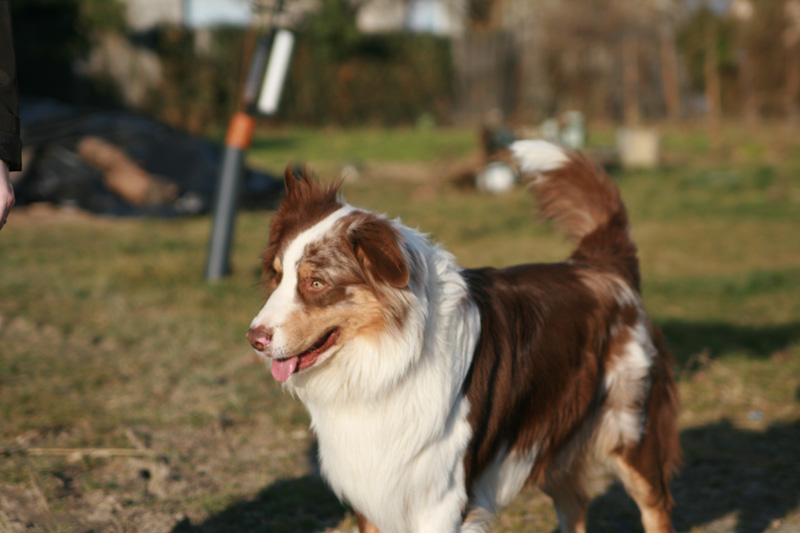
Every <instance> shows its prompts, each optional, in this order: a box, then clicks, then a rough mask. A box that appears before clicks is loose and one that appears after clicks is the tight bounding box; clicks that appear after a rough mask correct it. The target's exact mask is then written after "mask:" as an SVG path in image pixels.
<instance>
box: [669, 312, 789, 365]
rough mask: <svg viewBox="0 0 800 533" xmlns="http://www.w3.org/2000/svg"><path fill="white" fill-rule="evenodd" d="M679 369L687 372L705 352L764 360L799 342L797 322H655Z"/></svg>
mask: <svg viewBox="0 0 800 533" xmlns="http://www.w3.org/2000/svg"><path fill="white" fill-rule="evenodd" d="M657 325H658V327H659V328H660V329H661V331H662V332H663V333H664V337H665V338H666V339H667V345H668V346H669V348H670V351H672V354H673V355H674V356H675V360H676V362H677V364H678V366H679V367H680V368H683V369H686V370H689V371H691V370H692V368H691V367H692V365H693V363H696V362H697V361H693V358H696V356H697V355H699V354H702V353H705V354H706V355H707V356H708V357H709V358H712V359H713V358H716V357H719V356H720V355H721V354H725V353H731V352H740V353H744V354H747V355H749V356H750V357H753V358H756V359H766V358H768V357H771V356H773V355H775V354H776V353H778V352H781V351H783V350H786V349H788V348H789V347H790V346H791V345H793V344H794V343H796V342H798V341H800V323H798V322H793V323H789V324H778V325H766V326H742V325H739V324H729V323H725V322H686V321H681V320H665V321H662V322H657Z"/></svg>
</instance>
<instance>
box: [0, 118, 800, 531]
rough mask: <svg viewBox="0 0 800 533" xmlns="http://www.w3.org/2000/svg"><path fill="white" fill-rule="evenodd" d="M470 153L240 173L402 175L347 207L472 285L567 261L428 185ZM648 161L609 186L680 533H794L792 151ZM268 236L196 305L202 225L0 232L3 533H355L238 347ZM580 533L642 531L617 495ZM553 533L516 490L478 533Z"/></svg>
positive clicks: (732, 147)
mask: <svg viewBox="0 0 800 533" xmlns="http://www.w3.org/2000/svg"><path fill="white" fill-rule="evenodd" d="M610 138H611V135H610V134H609V133H608V132H604V131H600V132H599V134H598V135H597V136H594V137H593V144H594V146H599V145H602V144H604V143H606V142H608V139H610ZM473 145H474V135H473V133H472V132H467V131H440V132H432V131H425V132H413V131H394V132H381V131H375V130H358V131H348V132H342V131H335V130H332V131H321V132H318V131H307V130H291V131H281V132H275V133H272V134H270V135H266V134H264V135H262V136H261V137H260V138H259V141H258V142H257V143H256V147H255V150H254V151H253V153H252V156H251V157H252V161H253V162H255V163H256V164H262V165H267V166H269V167H270V168H271V169H272V170H279V169H280V168H281V167H282V166H283V165H285V164H286V163H287V162H289V161H300V160H308V161H310V162H311V166H312V167H313V168H320V169H322V170H323V171H326V172H328V171H330V170H329V169H335V168H338V166H341V165H342V164H356V165H357V166H359V167H362V168H369V167H370V165H381V164H384V165H389V164H391V165H395V167H393V168H395V169H403V168H408V169H410V170H409V172H408V175H409V179H385V178H380V177H379V176H378V177H376V176H375V173H374V172H373V173H363V175H362V178H361V179H358V180H355V181H352V182H347V183H346V184H345V188H344V190H345V195H346V197H347V200H348V201H349V202H351V203H353V204H356V205H361V206H364V207H368V208H371V209H375V210H378V211H381V212H385V213H390V214H392V215H397V216H401V217H402V218H403V220H404V221H405V222H406V223H407V224H409V225H411V226H416V227H419V228H421V229H423V230H424V231H427V232H430V233H431V234H432V235H433V236H434V237H435V238H436V239H437V240H438V241H439V242H441V243H442V244H443V245H444V246H446V247H447V248H448V249H450V250H451V251H453V252H454V253H455V254H456V256H457V257H458V258H459V260H460V261H461V263H462V264H464V265H467V266H479V265H484V264H494V265H505V264H512V263H516V262H521V261H550V260H557V259H560V258H562V257H564V255H565V254H567V253H568V252H569V249H570V246H569V243H565V242H564V241H563V240H562V239H561V237H559V236H558V235H554V234H553V233H552V232H551V231H550V230H549V228H548V227H547V226H544V225H537V224H535V223H534V216H533V212H532V209H531V202H530V200H529V198H527V196H526V194H525V193H524V192H523V191H515V192H512V193H509V194H505V195H501V196H494V197H487V196H482V195H479V194H477V193H475V192H474V191H469V190H463V189H459V188H456V187H454V186H452V185H451V184H449V183H448V181H447V180H446V179H445V176H443V175H441V174H440V173H437V171H436V169H438V168H441V167H440V166H439V165H441V163H442V160H458V159H459V158H461V157H466V156H467V155H468V154H469V153H470V151H471V150H472V148H473ZM663 146H664V149H665V153H664V155H665V159H664V161H665V164H664V166H663V167H662V168H660V169H658V170H653V171H641V172H635V171H629V172H615V173H614V178H615V179H616V180H617V181H618V183H619V184H620V187H621V189H622V193H623V197H624V199H625V201H626V203H627V205H628V208H629V211H630V214H631V219H632V221H633V225H634V237H635V238H636V240H637V242H638V244H639V247H640V254H641V259H642V270H643V277H644V287H643V292H644V297H645V302H646V305H647V307H648V309H649V311H650V313H651V315H652V316H653V318H654V320H655V321H656V322H657V324H658V325H659V326H660V327H661V328H662V329H663V330H664V332H665V333H666V336H667V338H668V341H669V344H670V347H671V349H672V350H673V352H674V354H675V356H676V361H677V365H676V374H677V375H678V378H679V387H680V393H681V399H682V405H683V408H682V414H681V429H682V432H681V438H682V442H683V446H684V450H685V460H684V467H683V469H682V471H681V473H680V475H679V476H678V477H677V479H676V480H675V481H674V483H673V493H674V495H675V498H676V502H677V506H676V509H675V511H674V520H675V525H676V527H677V528H678V529H679V530H680V531H693V532H709V533H710V532H726V533H727V532H732V533H733V532H736V533H743V532H751V531H753V532H756V531H758V532H760V531H782V532H790V531H799V530H800V140H798V137H797V135H796V134H794V135H792V134H789V133H787V132H785V131H782V130H780V129H779V128H770V127H766V126H765V127H763V128H760V129H758V130H757V131H753V129H752V128H750V129H748V128H744V127H738V126H731V127H729V128H726V129H725V131H724V136H723V138H722V141H721V143H720V144H719V145H717V146H713V147H712V146H711V143H709V142H708V141H707V139H706V135H705V133H704V131H703V130H702V129H699V128H696V127H689V126H685V127H673V128H668V129H665V131H664V137H663ZM373 168H374V167H373ZM378 168H380V167H378ZM425 168H428V169H430V171H429V172H428V173H427V174H426V173H425V172H424V169H425ZM421 169H422V170H421ZM269 218H270V212H269V211H261V212H248V213H242V214H241V215H240V216H239V218H238V222H237V230H236V242H235V246H234V251H233V265H234V272H233V274H232V276H230V278H228V279H226V280H225V281H223V282H221V283H217V284H214V285H208V284H206V283H205V282H204V281H203V279H202V273H203V267H204V262H205V254H206V246H207V238H208V233H209V226H210V221H209V219H208V218H193V219H180V220H159V219H109V218H92V217H90V216H88V215H85V214H81V213H75V212H70V211H64V210H54V209H52V208H47V207H44V206H34V207H29V208H24V209H23V208H20V209H17V210H16V211H14V212H13V214H12V216H11V218H10V220H9V223H8V225H7V226H6V228H5V229H4V230H3V231H2V232H0V532H5V531H12V532H16V531H47V532H85V531H112V532H134V531H136V532H138V531H145V532H167V531H171V532H176V533H178V532H197V533H201V532H202V533H211V532H223V531H237V532H255V531H264V532H307V531H334V530H341V531H345V530H349V529H352V527H353V526H354V524H355V521H354V519H353V517H352V515H351V513H350V512H349V511H348V510H347V509H346V508H345V507H343V506H342V505H340V504H339V502H338V501H337V500H336V498H335V497H334V496H333V495H332V494H331V493H330V491H329V490H328V489H327V488H326V486H325V484H324V482H323V481H322V480H321V479H320V478H319V476H318V474H317V468H316V464H315V455H316V452H315V447H314V446H315V445H314V439H313V435H312V434H311V433H310V431H309V429H308V417H307V415H306V413H305V411H304V409H303V408H302V406H301V405H300V404H299V403H298V402H297V401H295V400H293V399H291V398H290V397H288V396H287V395H285V394H283V393H282V391H281V389H280V387H279V386H277V385H276V383H275V382H274V380H273V379H272V378H271V377H270V375H269V372H268V371H267V370H266V369H264V367H263V365H262V364H260V363H258V361H257V360H256V359H255V358H254V356H253V355H252V354H251V351H250V349H249V347H248V345H247V342H246V341H245V339H244V333H245V330H246V328H247V325H248V324H249V321H250V319H251V317H252V316H253V315H254V313H255V312H256V311H257V310H258V309H259V307H260V305H261V304H262V303H263V301H264V297H265V294H264V293H263V291H262V289H261V288H260V287H259V285H258V284H259V277H260V266H259V259H258V256H259V254H260V252H261V251H262V249H263V247H264V245H265V243H266V239H267V224H268V222H269ZM589 520H590V523H589V527H590V530H593V531H639V530H640V527H639V525H638V513H637V511H636V508H635V506H634V505H633V503H632V502H631V501H630V500H629V499H628V498H627V497H626V496H625V495H624V493H623V491H622V489H621V488H620V487H619V486H617V485H613V486H612V487H611V488H610V489H609V491H608V492H607V493H606V494H604V495H602V496H601V497H599V498H598V499H597V500H596V501H595V502H594V504H593V505H592V508H591V511H590V518H589ZM555 527H556V517H555V512H554V511H553V509H552V506H551V504H550V501H549V499H548V498H547V497H546V496H544V495H542V494H541V493H539V492H537V491H535V490H534V489H526V490H525V491H524V492H523V494H522V495H521V496H520V497H519V498H517V500H516V501H515V502H514V504H513V505H512V506H511V507H510V508H508V509H507V510H505V511H504V512H503V513H502V514H501V515H500V516H499V518H498V522H497V526H496V528H495V530H496V531H502V532H515V531H531V532H538V531H542V532H550V531H552V530H553V529H554V528H555Z"/></svg>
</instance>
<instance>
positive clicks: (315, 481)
mask: <svg viewBox="0 0 800 533" xmlns="http://www.w3.org/2000/svg"><path fill="white" fill-rule="evenodd" d="M317 450H318V448H317V444H316V442H314V443H313V445H312V446H311V448H310V450H309V453H308V460H309V464H310V468H311V470H312V473H311V474H307V475H305V476H303V477H299V478H293V479H279V480H277V481H275V482H274V483H272V484H271V485H269V486H268V487H265V488H263V489H262V490H261V491H260V492H259V494H258V496H256V497H255V498H253V499H250V500H246V501H242V502H237V503H235V504H233V505H231V506H229V507H228V508H227V509H225V510H224V511H222V512H220V513H218V514H216V515H213V516H211V517H209V518H208V519H206V520H205V521H204V522H202V523H200V524H191V523H190V522H189V521H188V520H184V521H183V522H181V523H179V524H178V525H177V526H175V528H173V530H172V533H256V532H258V533H263V532H267V531H268V532H270V533H307V532H309V531H325V530H326V528H335V527H336V526H337V525H338V524H339V523H340V522H341V521H342V520H343V519H344V518H345V516H346V515H347V513H348V509H347V508H346V507H345V506H344V505H343V504H342V503H341V502H340V501H339V500H338V499H337V498H336V496H335V495H334V494H333V492H332V491H331V489H330V488H329V487H328V485H327V484H326V483H325V481H324V480H323V479H322V477H321V476H320V474H319V464H318V463H317Z"/></svg>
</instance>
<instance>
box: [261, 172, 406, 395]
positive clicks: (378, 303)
mask: <svg viewBox="0 0 800 533" xmlns="http://www.w3.org/2000/svg"><path fill="white" fill-rule="evenodd" d="M286 186H287V197H286V199H285V200H284V202H283V203H282V204H281V207H280V208H279V210H278V212H277V213H276V215H275V218H274V219H273V221H272V223H271V225H270V244H269V247H268V248H267V251H266V252H265V253H264V270H265V272H266V273H267V277H268V283H269V285H270V286H271V287H272V288H273V289H274V290H273V292H272V294H271V296H270V297H269V299H268V300H267V303H266V304H265V305H264V307H263V308H262V309H261V311H260V312H259V313H258V315H257V316H256V317H255V318H254V319H253V321H252V323H251V325H250V330H249V331H248V334H247V338H248V340H250V343H251V344H252V345H253V347H254V348H255V349H256V351H257V352H259V353H260V354H262V355H264V356H266V357H269V358H271V360H272V363H271V370H272V375H273V377H274V378H275V379H276V380H278V381H281V382H286V381H287V380H288V379H289V378H290V377H291V376H292V375H293V374H295V373H297V372H304V371H307V370H309V369H311V368H312V367H319V366H322V365H323V364H324V363H325V362H326V361H328V360H329V359H330V358H332V357H333V356H335V355H336V354H337V352H338V351H340V350H341V348H342V347H343V346H344V345H346V343H347V342H348V341H349V340H351V339H353V338H354V337H356V336H357V335H358V336H369V335H374V334H376V333H379V332H380V331H382V330H384V329H385V328H387V327H391V322H392V321H393V320H400V319H401V317H400V316H399V315H400V314H401V313H402V311H401V310H398V309H397V308H396V306H393V305H391V304H390V303H389V302H388V301H387V299H386V298H384V297H383V295H384V293H385V292H386V291H391V290H392V289H394V290H396V289H398V288H402V287H405V286H406V285H407V283H408V277H409V274H408V269H407V268H406V265H405V260H404V258H403V254H402V252H401V250H400V244H399V240H400V236H399V234H398V232H397V231H396V230H395V229H394V228H393V226H392V225H391V223H390V222H388V221H387V220H385V219H383V218H380V217H377V216H376V215H373V214H371V213H365V212H362V211H358V210H356V209H354V208H352V207H350V206H347V205H343V204H341V203H339V202H337V201H335V188H329V189H322V188H320V187H319V186H318V185H317V184H316V183H315V182H313V181H312V180H310V179H308V178H307V177H305V176H304V177H303V178H302V179H301V180H300V181H298V180H296V179H295V178H294V177H293V176H291V175H289V174H288V173H287V178H286ZM389 300H391V299H389Z"/></svg>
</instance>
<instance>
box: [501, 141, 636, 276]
mask: <svg viewBox="0 0 800 533" xmlns="http://www.w3.org/2000/svg"><path fill="white" fill-rule="evenodd" d="M511 151H512V153H513V154H514V157H515V158H516V160H517V162H518V164H519V167H520V170H521V171H522V173H523V174H525V175H531V176H533V177H534V178H535V179H534V181H533V182H532V184H531V188H532V189H533V192H534V193H535V195H536V198H537V200H538V203H539V212H540V215H541V216H542V218H544V219H547V220H553V221H555V222H556V224H557V225H558V226H559V228H560V229H561V230H563V231H564V232H566V233H567V234H568V235H569V236H571V237H573V238H574V239H575V240H577V241H578V247H577V249H576V250H575V251H574V252H573V254H572V256H571V258H570V259H571V260H573V261H578V262H583V263H589V264H593V265H596V266H599V267H601V268H607V269H611V270H613V271H614V272H616V273H618V274H619V275H621V276H623V277H624V278H625V279H626V280H627V281H628V282H629V283H630V284H631V286H632V287H634V288H635V289H636V290H637V291H639V290H640V277H639V261H638V259H637V257H636V245H635V244H634V242H633V240H632V239H631V235H630V228H629V226H628V215H627V213H626V212H625V206H624V205H623V204H622V199H621V198H620V195H619V190H618V189H617V187H616V186H615V185H614V184H613V183H612V182H611V179H610V178H609V177H608V175H607V174H606V173H605V172H604V171H603V170H602V169H600V168H599V167H597V166H596V165H595V164H593V163H592V162H591V161H589V159H587V158H586V156H584V155H583V154H580V153H577V152H571V151H568V150H565V149H563V148H560V147H558V146H556V145H554V144H551V143H549V142H546V141H539V140H526V141H517V142H515V143H513V144H512V145H511Z"/></svg>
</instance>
